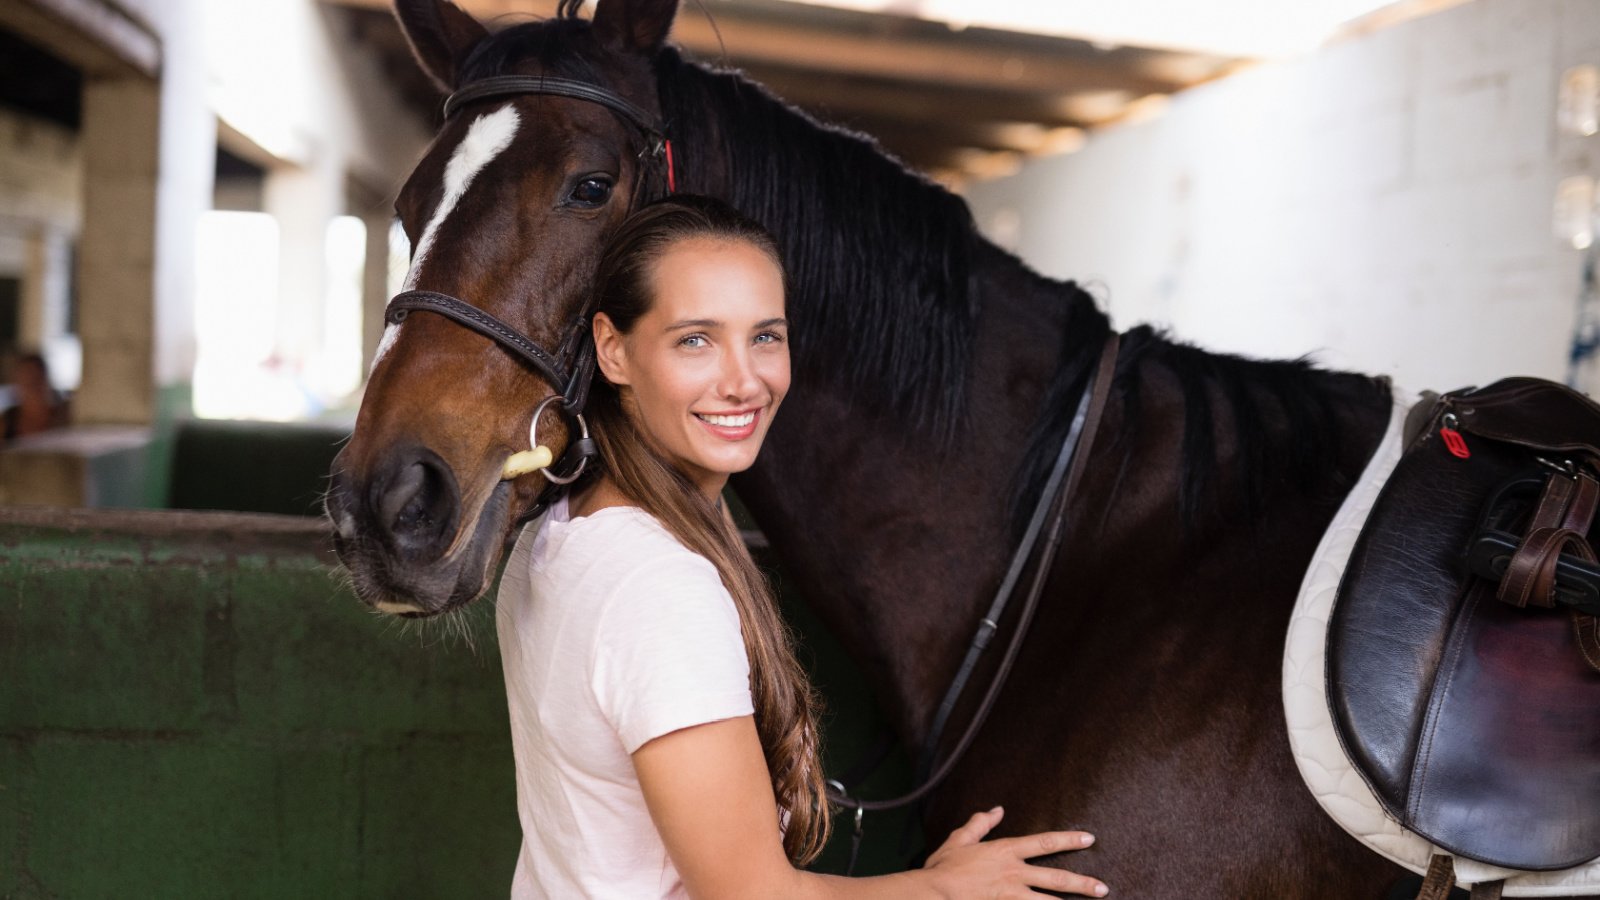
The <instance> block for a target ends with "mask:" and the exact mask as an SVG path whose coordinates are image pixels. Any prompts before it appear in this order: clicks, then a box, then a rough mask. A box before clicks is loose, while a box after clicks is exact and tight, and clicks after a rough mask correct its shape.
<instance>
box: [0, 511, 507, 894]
mask: <svg viewBox="0 0 1600 900" xmlns="http://www.w3.org/2000/svg"><path fill="white" fill-rule="evenodd" d="M324 540H325V537H324V535H323V533H322V525H321V523H320V522H319V521H318V520H306V519H293V518H287V517H283V518H279V517H267V516H257V517H249V516H240V515H214V514H176V513H119V514H98V515H95V516H89V515H86V514H65V513H34V514H31V515H30V514H22V513H17V512H11V513H0V544H3V545H4V546H5V547H6V552H5V553H4V554H3V555H0V597H4V598H5V602H4V604H0V684H4V685H5V688H4V690H3V692H0V896H5V897H16V898H34V897H41V898H42V897H110V896H121V897H219V896H228V897H290V896H294V897H496V896H499V897H503V896H504V895H505V890H506V886H507V885H508V884H509V883H510V878H511V870H512V866H513V864H514V862H515V853H516V846H517V841H518V836H519V833H520V832H519V829H518V825H517V821H516V812H515V805H514V803H515V800H514V796H515V788H514V781H513V779H512V764H511V749H510V744H509V734H508V732H507V728H506V724H505V715H506V712H505V694H504V689H503V687H502V683H501V676H500V666H499V660H498V656H497V654H496V652H495V648H494V641H493V639H492V631H488V630H486V629H484V628H483V627H482V626H483V625H484V624H486V623H485V622H484V621H480V622H479V623H478V624H479V626H480V627H479V629H478V635H479V637H480V640H479V641H478V643H477V649H476V650H473V649H471V648H469V647H468V646H467V645H465V644H464V643H463V642H461V641H460V640H458V639H450V640H446V639H445V637H444V630H443V628H442V627H440V626H438V623H435V626H436V627H434V628H432V629H425V630H417V629H414V628H401V627H399V625H398V623H396V622H395V621H393V620H384V619H379V618H376V617H374V616H372V615H370V614H369V613H367V612H366V611H364V609H362V608H361V607H360V605H359V604H358V603H357V602H356V601H355V600H354V599H353V598H352V597H351V596H350V595H349V594H348V593H347V592H346V591H345V590H344V589H343V587H342V586H341V584H340V583H339V582H338V581H337V580H336V579H335V578H334V577H333V575H332V572H331V571H330V570H329V568H328V565H327V557H326V554H325V552H324V551H323V550H322V549H321V547H322V544H323V541H324ZM488 609H489V608H488V607H487V606H485V607H483V608H482V609H480V610H478V611H477V612H478V613H479V616H478V618H479V619H480V620H482V619H483V618H484V614H485V613H487V612H488ZM486 635H489V637H488V639H487V640H485V639H483V638H484V637H485V636H486Z"/></svg>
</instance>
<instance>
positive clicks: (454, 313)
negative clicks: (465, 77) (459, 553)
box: [383, 75, 677, 522]
mask: <svg viewBox="0 0 1600 900" xmlns="http://www.w3.org/2000/svg"><path fill="white" fill-rule="evenodd" d="M526 94H536V95H546V96H552V97H568V98H571V99H574V100H582V101H584V102H586V103H595V104H598V105H600V106H604V107H605V108H607V109H609V110H611V111H612V112H614V113H616V114H617V115H619V116H621V117H622V118H623V119H624V120H626V121H627V122H628V123H629V124H630V125H633V126H634V127H635V128H637V129H639V131H640V132H641V133H642V134H643V135H644V137H645V146H644V148H643V149H642V150H641V151H640V153H639V158H640V159H641V160H647V161H649V162H650V163H652V164H664V165H665V169H666V193H668V194H671V193H673V192H675V191H676V190H677V175H676V172H675V171H674V169H675V167H674V164H673V159H672V142H671V141H670V140H668V139H667V137H666V133H665V131H664V129H663V127H662V125H661V122H660V121H659V120H657V119H656V118H654V117H653V116H651V115H650V114H649V113H647V112H645V111H644V110H643V109H641V108H640V107H638V106H637V105H635V104H633V103H631V102H629V101H628V100H627V99H625V98H623V97H622V96H621V95H619V94H617V93H615V92H613V91H610V90H607V89H606V88H603V87H600V86H599V85H595V84H589V83H588V82H583V81H574V80H572V79H570V78H556V77H553V76H543V75H500V76H495V77H492V78H484V79H480V80H478V81H474V82H472V83H471V84H468V85H467V86H465V87H463V88H461V89H460V90H458V91H456V92H455V93H453V94H451V95H450V96H449V97H447V98H446V99H445V102H444V116H445V118H446V119H447V120H448V119H449V118H450V117H451V116H453V115H455V114H456V113H457V112H459V111H460V110H461V109H462V108H463V107H465V106H467V105H468V104H470V103H473V102H476V101H479V100H487V99H491V98H496V97H511V96H522V95H526ZM651 168H654V165H648V166H641V167H640V169H639V174H638V178H637V180H636V181H635V182H634V190H633V194H632V195H631V197H630V206H629V208H630V209H631V208H633V207H635V206H637V205H639V201H640V199H641V197H642V195H643V194H645V192H646V182H647V178H646V173H647V171H648V170H649V169H651ZM418 311H420V312H430V313H434V314H436V315H440V316H444V317H445V318H447V319H449V320H450V321H452V322H455V323H456V324H458V325H461V326H462V327H464V328H467V329H470V330H471V331H474V332H477V333H478V334H481V335H483V336H484V337H486V338H488V339H490V340H491V341H494V342H495V343H497V344H499V345H500V346H501V348H503V349H504V350H506V351H507V352H509V353H510V354H511V355H512V356H514V357H516V358H517V359H518V360H519V361H521V362H522V363H524V364H526V365H527V366H528V367H529V368H530V369H532V370H533V371H534V372H535V373H537V374H538V375H539V376H540V377H542V378H543V379H544V380H545V381H547V382H549V384H550V386H551V387H553V388H555V390H556V391H557V392H558V393H557V394H556V395H555V396H553V397H550V398H548V399H546V400H545V401H544V402H542V403H541V404H540V405H539V407H538V409H536V410H535V411H534V413H533V421H532V423H531V424H530V425H529V428H528V442H529V449H528V450H524V451H521V452H519V453H516V454H513V455H512V457H511V458H510V459H508V460H507V461H506V464H505V468H504V470H503V471H502V480H506V479H509V478H514V477H517V476H519V475H522V474H525V473H527V472H530V471H538V472H539V473H540V474H541V475H543V476H544V477H545V480H546V482H547V484H546V485H545V489H544V490H543V491H541V492H540V494H539V497H538V499H537V500H536V501H535V502H534V505H533V507H532V508H531V509H529V510H528V511H527V512H526V513H524V514H523V515H522V516H521V517H520V518H519V522H525V521H528V520H530V519H532V518H535V517H537V516H538V515H539V514H540V513H541V512H543V511H544V510H545V509H546V508H547V507H548V506H549V505H550V504H551V503H552V502H554V501H555V500H556V499H557V498H558V497H559V496H560V493H561V491H563V490H564V489H565V487H566V485H568V484H570V483H571V482H573V481H575V480H577V478H578V476H580V475H582V474H583V472H584V469H585V468H587V466H588V464H589V460H591V459H593V458H595V457H597V456H598V455H599V450H598V448H597V447H596V446H595V443H594V441H593V440H592V439H590V437H589V426H588V424H587V423H586V422H585V421H584V419H583V409H584V406H585V404H586V403H587V402H588V399H589V385H590V384H591V383H592V382H593V381H594V369H595V359H594V342H593V341H591V340H588V330H589V314H590V312H591V310H590V307H589V304H587V303H585V304H584V307H583V309H582V310H580V311H579V313H578V316H577V318H576V319H575V320H574V321H573V322H572V323H571V324H569V325H568V326H567V329H566V331H565V335H564V337H563V338H562V341H561V347H560V349H559V350H558V351H557V352H555V353H551V352H550V351H548V350H546V349H544V348H543V347H541V346H539V343H538V342H537V341H535V340H533V339H532V338H530V337H528V336H527V335H525V334H523V333H522V332H521V331H518V330H517V329H516V328H513V327H512V326H510V325H508V324H506V323H505V322H503V321H501V320H500V319H498V318H496V317H494V316H492V315H490V314H489V313H488V312H486V311H484V310H482V309H480V308H478V307H476V306H473V305H472V304H470V303H467V302H466V301H464V300H461V299H459V298H456V297H452V296H450V295H449V294H441V293H439V292H437V291H405V292H403V293H400V294H396V295H395V296H394V297H393V298H392V299H391V300H390V301H389V306H388V308H387V309H386V310H385V311H384V316H383V318H384V323H385V324H386V325H398V324H400V323H401V322H403V321H405V319H406V316H408V315H409V314H410V313H412V312H418ZM555 400H559V401H560V404H561V410H562V412H563V413H564V414H565V415H566V417H567V418H568V419H569V420H570V421H571V422H572V423H575V424H576V425H578V427H579V429H580V432H579V433H581V435H582V436H581V437H580V438H579V439H577V440H571V439H569V440H568V443H567V447H566V450H565V451H563V452H562V454H561V459H559V460H557V461H555V462H554V464H551V458H550V451H549V449H548V448H546V447H544V446H543V445H542V444H540V443H539V442H538V428H539V416H540V414H541V413H542V412H543V411H544V409H545V407H546V406H548V405H549V404H550V403H551V402H552V401H555ZM568 432H569V434H570V433H571V428H570V426H569V429H568Z"/></svg>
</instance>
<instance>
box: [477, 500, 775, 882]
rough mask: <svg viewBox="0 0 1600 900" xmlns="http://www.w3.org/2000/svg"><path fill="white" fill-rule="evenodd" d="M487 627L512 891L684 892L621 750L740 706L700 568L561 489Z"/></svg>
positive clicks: (531, 530)
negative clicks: (514, 832)
mask: <svg viewBox="0 0 1600 900" xmlns="http://www.w3.org/2000/svg"><path fill="white" fill-rule="evenodd" d="M496 625H497V629H498V632H499V637H500V653H501V657H502V659H503V661H504V666H505V676H506V700H507V702H508V703H509V704H510V707H511V744H512V748H513V750H514V751H515V754H516V763H517V815H518V818H520V819H521V821H522V852H521V854H520V855H519V856H518V857H517V869H516V875H515V876H514V877H513V879H512V884H511V895H512V897H514V898H518V900H522V898H532V897H556V898H576V897H618V898H628V900H635V898H650V897H684V896H687V894H686V892H685V891H684V888H683V882H682V880H681V879H680V878H679V877H678V872H677V870H676V869H674V868H673V866H672V862H671V860H669V859H668V858H667V852H666V848H665V847H664V846H663V845H662V843H661V836H660V834H659V833H657V831H656V829H655V825H654V824H653V823H652V822H651V821H650V812H649V810H648V809H647V808H646V807H645V802H644V794H643V793H642V792H641V791H640V789H639V779H638V776H637V774H636V773H635V772H634V768H633V758H632V756H631V754H632V753H633V751H635V750H637V749H639V747H641V746H643V745H644V744H645V743H646V742H648V741H649V740H651V739H652V738H656V737H660V736H661V735H663V734H666V733H668V732H671V731H676V730H678V729H680V728H687V727H689V726H691V725H700V724H703V723H706V722H714V721H718V720H720V719H729V718H733V717H736V716H747V715H751V714H752V711H753V708H752V706H751V701H750V668H749V663H748V661H747V659H746V657H745V651H744V641H743V639H742V638H741V636H740V630H739V613H738V610H737V609H736V608H735V607H734V605H733V598H732V597H731V596H729V594H728V591H727V589H726V588H725V587H724V586H723V584H722V580H721V579H720V578H719V577H718V576H717V571H716V568H715V567H714V566H712V565H711V563H710V562H709V561H708V560H706V559H705V558H704V557H702V556H699V555H698V554H696V553H694V552H692V551H690V550H689V549H688V548H686V547H684V546H683V545H682V544H680V543H678V541H677V539H675V538H674V537H672V535H671V534H669V533H668V532H667V530H666V529H665V528H663V527H662V526H661V524H660V523H659V522H658V521H656V519H655V518H654V517H653V516H651V515H650V514H649V513H646V512H644V511H643V510H640V509H636V508H631V507H611V508H607V509H602V510H599V511H598V512H596V513H594V514H593V515H590V516H584V517H582V518H579V519H575V520H574V519H569V517H568V512H567V503H566V500H564V499H563V500H561V501H560V502H558V503H557V504H555V505H554V506H553V507H552V508H551V509H550V510H549V511H548V512H547V513H545V515H543V516H542V517H540V518H539V519H538V520H537V521H535V522H533V523H531V524H530V525H528V527H527V528H525V529H524V530H523V532H522V535H521V536H520V537H519V538H518V540H517V545H516V548H515V549H514V550H513V551H512V553H511V559H510V561H509V562H508V563H507V566H506V571H505V575H504V577H503V578H502V580H501V583H500V594H499V599H498V602H497V612H496Z"/></svg>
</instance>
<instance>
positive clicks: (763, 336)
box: [756, 331, 783, 344]
mask: <svg viewBox="0 0 1600 900" xmlns="http://www.w3.org/2000/svg"><path fill="white" fill-rule="evenodd" d="M756 343H758V344H781V343H783V335H781V334H778V333H777V332H775V331H763V332H761V333H760V334H758V335H756Z"/></svg>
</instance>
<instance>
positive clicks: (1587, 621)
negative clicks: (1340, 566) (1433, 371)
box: [1326, 378, 1600, 871]
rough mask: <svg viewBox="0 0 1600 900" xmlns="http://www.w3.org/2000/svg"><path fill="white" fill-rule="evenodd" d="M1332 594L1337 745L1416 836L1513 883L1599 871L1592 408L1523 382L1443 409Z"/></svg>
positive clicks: (1443, 401)
mask: <svg viewBox="0 0 1600 900" xmlns="http://www.w3.org/2000/svg"><path fill="white" fill-rule="evenodd" d="M1412 421H1413V423H1415V425H1418V426H1420V428H1419V429H1418V430H1416V431H1415V433H1414V437H1412V438H1411V439H1410V440H1409V442H1408V443H1407V445H1406V449H1405V451H1404V454H1403V455H1402V457H1401V459H1400V462H1399V464H1398V466H1397V467H1396V468H1395V471H1394V473H1393V475H1391V476H1390V479H1389V481H1388V482H1387V483H1386V484H1385V486H1384V488H1383V490H1382V492H1381V494H1380V495H1379V498H1378V501H1377V504H1376V505H1375V506H1374V508H1373V510H1372V514H1371V516H1370V517H1369V518H1368V520H1367V524H1366V527H1365V528H1364V530H1363V532H1362V534H1361V536H1360V538H1359V539H1358V540H1357V542H1356V545H1355V549H1354V551H1353V553H1352V556H1351V559H1350V564H1349V566H1348V567H1347V568H1346V570H1345V573H1344V576H1343V579H1342V580H1341V582H1340V585H1339V592H1338V595H1337V598H1336V600H1335V602H1334V608H1333V612H1332V616H1331V620H1330V627H1329V631H1328V646H1327V668H1326V673H1327V680H1328V684H1327V689H1328V702H1329V705H1330V712H1331V713H1332V717H1333V722H1334V727H1335V730H1336V732H1337V733H1338V736H1339V740H1340V742H1341V743H1342V744H1343V745H1344V749H1345V752H1346V753H1347V754H1348V756H1349V757H1350V759H1351V761H1352V763H1353V764H1354V766H1355V768H1356V770H1357V771H1358V772H1360V773H1361V775H1362V777H1363V778H1364V779H1365V780H1366V781H1367V784H1368V786H1369V787H1370V788H1371V789H1372V792H1373V793H1374V794H1375V795H1376V796H1377V798H1378V801H1379V802H1380V803H1381V804H1382V806H1383V807H1384V809H1385V811H1387V812H1388V814H1389V815H1391V816H1393V817H1394V818H1395V819H1396V820H1397V821H1399V823H1400V824H1401V825H1403V826H1404V827H1406V828H1408V829H1410V830H1412V831H1414V832H1416V833H1418V834H1420V835H1422V836H1423V837H1425V838H1427V839H1428V840H1429V841H1431V842H1433V843H1434V844H1435V845H1437V846H1439V847H1441V848H1444V849H1445V850H1448V851H1450V852H1452V853H1454V854H1457V855H1459V856H1464V857H1467V858H1470V859H1475V860H1479V861H1481V862H1485V863H1489V864H1492V865H1496V866H1503V867H1505V868H1509V869H1523V870H1535V871H1538V870H1551V869H1564V868H1569V867H1572V866H1574V865H1577V864H1579V863H1582V862H1584V861H1586V860H1589V859H1593V858H1595V857H1597V856H1600V635H1597V629H1596V618H1595V617H1596V616H1597V615H1600V566H1597V565H1596V564H1595V560H1596V554H1595V544H1594V540H1593V536H1592V535H1591V531H1590V529H1591V526H1592V524H1593V520H1594V518H1595V510H1596V507H1597V505H1600V481H1597V480H1596V475H1597V473H1600V405H1597V404H1595V403H1594V402H1593V401H1591V400H1589V399H1588V398H1586V397H1584V396H1583V395H1581V394H1578V393H1576V392H1574V391H1572V390H1569V389H1568V388H1565V387H1563V386H1561V385H1558V384H1555V383H1552V382H1548V381H1543V380H1540V379H1533V378H1511V379H1506V380H1503V381H1499V382H1496V383H1495V384H1492V385H1490V386H1488V387H1485V388H1482V389H1476V390H1471V389H1469V390H1464V391H1457V392H1454V393H1450V394H1446V395H1444V396H1442V397H1438V398H1436V399H1435V400H1434V402H1433V403H1432V404H1431V405H1424V406H1423V407H1422V408H1421V410H1420V412H1419V413H1414V414H1413V419H1412Z"/></svg>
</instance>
